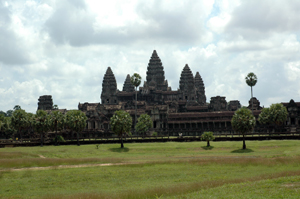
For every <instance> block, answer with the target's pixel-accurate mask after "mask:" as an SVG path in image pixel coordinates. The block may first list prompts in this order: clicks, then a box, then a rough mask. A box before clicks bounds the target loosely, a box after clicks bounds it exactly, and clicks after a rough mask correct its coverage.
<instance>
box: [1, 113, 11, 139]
mask: <svg viewBox="0 0 300 199" xmlns="http://www.w3.org/2000/svg"><path fill="white" fill-rule="evenodd" d="M0 132H1V134H2V137H5V139H9V138H12V135H13V134H14V132H15V129H14V128H13V126H12V125H11V117H4V116H3V115H1V114H0Z"/></svg>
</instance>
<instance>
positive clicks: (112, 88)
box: [101, 67, 117, 104]
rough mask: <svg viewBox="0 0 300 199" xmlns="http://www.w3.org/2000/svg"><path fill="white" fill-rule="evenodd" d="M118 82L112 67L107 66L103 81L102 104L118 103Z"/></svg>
mask: <svg viewBox="0 0 300 199" xmlns="http://www.w3.org/2000/svg"><path fill="white" fill-rule="evenodd" d="M116 92H117V82H116V78H115V75H114V74H113V72H112V70H111V68H110V67H108V68H107V70H106V73H105V75H104V78H103V82H102V93H101V101H102V104H116V103H117V98H116Z"/></svg>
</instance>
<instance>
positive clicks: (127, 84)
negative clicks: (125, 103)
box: [123, 74, 134, 92]
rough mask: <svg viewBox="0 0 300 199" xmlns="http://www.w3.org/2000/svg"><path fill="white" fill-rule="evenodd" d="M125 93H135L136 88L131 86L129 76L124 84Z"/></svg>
mask: <svg viewBox="0 0 300 199" xmlns="http://www.w3.org/2000/svg"><path fill="white" fill-rule="evenodd" d="M123 91H126V92H134V86H133V85H132V84H131V81H130V75H129V74H128V75H127V77H126V79H125V82H124V85H123Z"/></svg>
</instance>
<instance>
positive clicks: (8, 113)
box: [6, 110, 14, 117]
mask: <svg viewBox="0 0 300 199" xmlns="http://www.w3.org/2000/svg"><path fill="white" fill-rule="evenodd" d="M13 112H14V111H13V110H8V111H6V117H12V115H13Z"/></svg>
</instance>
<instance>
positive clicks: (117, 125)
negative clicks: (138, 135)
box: [110, 110, 132, 148]
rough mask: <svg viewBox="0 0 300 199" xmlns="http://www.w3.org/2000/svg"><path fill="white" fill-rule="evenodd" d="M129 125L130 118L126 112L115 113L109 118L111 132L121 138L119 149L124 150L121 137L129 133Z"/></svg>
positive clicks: (130, 122) (130, 123)
mask: <svg viewBox="0 0 300 199" xmlns="http://www.w3.org/2000/svg"><path fill="white" fill-rule="evenodd" d="M131 125H132V118H131V116H130V114H129V113H127V112H126V111H123V110H119V111H115V113H114V115H113V116H112V117H111V118H110V126H111V130H112V131H113V132H114V133H115V134H117V135H118V136H120V137H121V148H124V144H123V135H126V134H127V133H129V132H130V130H131Z"/></svg>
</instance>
